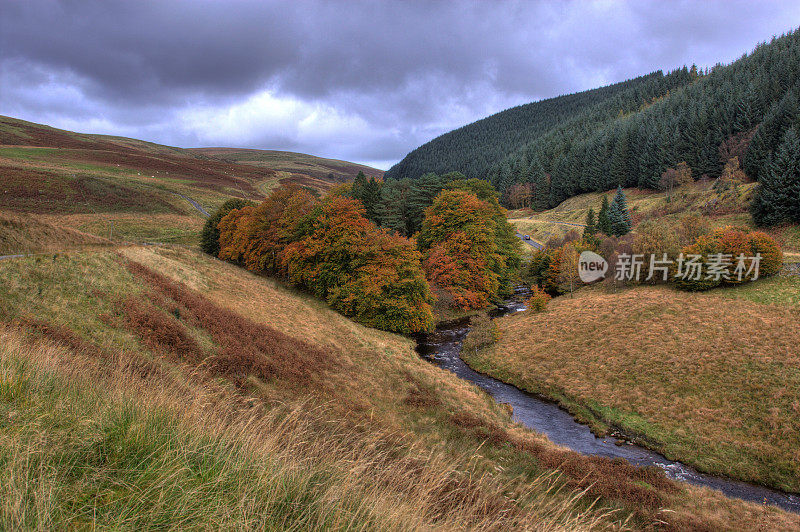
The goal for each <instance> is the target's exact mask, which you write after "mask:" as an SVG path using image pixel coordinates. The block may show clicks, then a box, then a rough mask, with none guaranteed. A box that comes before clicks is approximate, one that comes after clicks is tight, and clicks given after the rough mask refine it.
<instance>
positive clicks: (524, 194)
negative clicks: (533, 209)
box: [508, 183, 533, 209]
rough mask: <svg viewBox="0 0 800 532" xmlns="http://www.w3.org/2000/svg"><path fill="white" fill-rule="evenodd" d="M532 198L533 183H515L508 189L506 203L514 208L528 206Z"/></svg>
mask: <svg viewBox="0 0 800 532" xmlns="http://www.w3.org/2000/svg"><path fill="white" fill-rule="evenodd" d="M532 200H533V185H532V184H531V183H517V184H515V185H512V186H511V187H510V188H509V189H508V204H509V205H510V206H511V207H512V208H514V209H522V208H525V207H528V208H529V207H530V206H531V202H532Z"/></svg>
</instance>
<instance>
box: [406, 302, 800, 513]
mask: <svg viewBox="0 0 800 532" xmlns="http://www.w3.org/2000/svg"><path fill="white" fill-rule="evenodd" d="M523 296H524V293H523V292H519V293H518V294H517V296H516V297H515V298H512V299H510V300H508V301H506V303H505V305H504V306H503V307H501V308H500V309H498V310H497V311H495V312H493V313H492V316H493V317H499V316H504V315H507V314H513V313H514V312H519V311H521V310H524V309H525V306H524V297H523ZM468 332H469V320H468V319H463V320H457V321H454V322H449V323H445V324H442V325H440V326H439V327H437V328H436V330H435V331H434V332H432V333H430V334H425V335H419V336H418V337H417V352H418V353H419V354H420V355H421V356H422V357H423V358H425V359H426V360H428V361H430V362H432V363H433V364H436V365H437V366H439V367H441V368H443V369H446V370H448V371H451V372H453V373H455V374H456V375H457V376H459V377H461V378H462V379H465V380H467V381H470V382H472V383H475V384H477V385H478V386H479V387H480V388H483V389H484V390H485V391H486V392H488V393H489V394H490V395H491V396H492V397H494V399H495V400H496V401H497V402H500V403H507V404H509V405H511V406H512V407H513V409H514V420H515V421H517V422H519V423H521V424H523V425H524V426H526V427H528V428H529V429H531V430H534V431H536V432H540V433H543V434H546V435H547V436H548V437H549V438H550V439H551V440H552V441H553V442H555V443H557V444H559V445H562V446H564V447H569V448H570V449H573V450H575V451H577V452H579V453H582V454H586V455H595V456H606V457H609V458H624V459H625V460H627V461H628V462H630V463H632V464H636V465H641V466H652V465H654V466H658V467H660V468H662V469H663V470H664V472H665V473H666V475H667V476H668V477H670V478H673V479H676V480H680V481H684V482H689V483H690V484H696V485H699V486H707V487H710V488H714V489H717V490H719V491H721V492H723V493H724V494H725V495H728V496H729V497H736V498H739V499H744V500H746V501H752V502H757V503H766V504H772V505H775V506H779V507H781V508H783V509H785V510H788V511H792V512H798V513H800V496H798V495H795V494H788V493H784V492H782V491H779V490H774V489H770V488H766V487H764V486H759V485H756V484H750V483H747V482H740V481H737V480H731V479H728V478H725V477H719V476H715V475H708V474H705V473H701V472H699V471H697V470H696V469H694V468H692V467H690V466H688V465H686V464H682V463H681V462H674V461H672V460H668V459H667V458H665V457H664V456H662V455H660V454H658V453H656V452H653V451H650V450H648V449H645V448H643V447H639V446H638V445H631V444H628V443H626V444H623V445H617V440H616V439H615V438H598V437H597V436H595V435H594V434H592V432H591V430H589V427H588V426H587V425H583V424H580V423H578V422H576V421H575V420H574V419H573V418H572V416H571V415H570V414H569V413H568V412H567V411H566V410H563V409H562V408H561V407H559V406H558V405H556V404H555V403H552V402H549V401H546V400H544V399H541V398H539V397H537V396H535V395H532V394H529V393H527V392H524V391H522V390H520V389H519V388H516V387H514V386H511V385H509V384H506V383H504V382H501V381H499V380H497V379H494V378H492V377H489V376H488V375H484V374H482V373H478V372H476V371H474V370H473V369H471V368H470V367H469V366H467V364H466V363H465V362H464V361H463V360H461V357H460V352H461V342H462V341H463V340H464V337H465V336H466V335H467V333H468Z"/></svg>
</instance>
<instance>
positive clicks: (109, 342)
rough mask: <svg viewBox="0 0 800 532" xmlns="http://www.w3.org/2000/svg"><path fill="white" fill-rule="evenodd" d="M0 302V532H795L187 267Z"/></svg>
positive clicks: (123, 265) (139, 260)
mask: <svg viewBox="0 0 800 532" xmlns="http://www.w3.org/2000/svg"><path fill="white" fill-rule="evenodd" d="M0 301H1V302H2V305H0V321H2V324H3V325H2V327H0V478H2V479H3V480H2V482H0V493H1V495H0V501H3V502H2V503H1V504H0V523H2V525H0V526H2V527H4V528H20V527H28V528H34V527H42V528H63V527H95V526H96V527H99V528H120V527H125V528H127V527H139V526H145V525H150V524H151V523H158V526H161V527H175V526H181V527H198V528H206V527H257V528H267V529H308V528H317V527H328V528H354V529H404V530H407V529H445V530H452V529H456V528H494V529H508V528H529V529H534V530H554V529H569V530H573V529H590V528H594V529H605V528H620V527H622V528H629V527H632V528H642V527H644V526H647V525H648V524H652V523H653V522H654V521H656V520H658V521H666V522H668V523H671V526H673V527H675V528H681V529H685V528H692V527H700V526H705V527H710V528H753V527H755V526H757V525H762V526H767V527H768V528H772V529H780V528H784V529H789V528H791V526H792V523H793V519H794V517H793V516H789V515H788V514H785V513H783V512H780V511H778V510H775V509H770V508H763V507H759V506H757V505H752V504H746V503H743V502H739V501H732V500H728V499H725V498H724V497H722V496H720V495H718V494H714V493H713V492H711V491H709V490H703V489H696V488H692V487H689V486H684V485H680V484H676V483H674V482H671V481H668V480H666V479H665V478H664V477H663V474H662V473H661V472H660V471H658V470H651V469H638V468H634V467H632V466H629V465H626V464H624V463H620V462H613V461H610V460H607V459H603V458H589V457H583V456H580V455H578V454H576V453H574V452H570V451H566V450H563V449H560V448H557V447H555V446H554V445H552V444H551V443H549V442H548V441H547V440H546V439H545V438H544V437H542V436H539V435H536V434H534V433H531V432H529V431H526V430H524V429H522V428H521V427H520V426H519V425H516V424H514V423H512V422H511V420H510V418H509V416H508V412H506V411H505V410H504V409H503V408H501V407H500V406H498V405H496V404H494V403H493V401H491V399H490V398H489V397H488V396H486V395H485V394H484V393H483V392H480V391H479V390H477V389H476V388H474V387H473V386H471V385H469V384H467V383H465V382H463V381H461V380H459V379H458V378H456V377H455V376H453V375H450V374H449V373H446V372H444V371H442V370H440V369H438V368H436V367H435V366H432V365H430V364H428V363H426V362H424V361H422V360H421V359H420V357H419V356H418V355H417V354H416V353H415V352H414V350H413V343H412V342H411V340H409V339H406V338H403V337H400V336H396V335H392V334H388V333H383V332H380V331H376V330H373V329H368V328H365V327H362V326H359V325H357V324H355V323H353V322H351V321H349V320H347V319H346V318H344V317H342V316H340V315H338V314H336V313H334V312H332V311H330V310H329V309H328V308H327V307H326V306H325V305H324V304H322V303H320V302H319V301H317V300H315V299H313V298H311V297H308V296H305V295H302V294H298V293H295V292H292V291H289V290H286V289H283V288H281V287H280V286H279V285H278V284H276V283H275V282H273V281H271V280H268V279H265V278H261V277H257V276H254V275H251V274H249V273H247V272H245V271H243V270H241V269H239V268H236V267H234V266H232V265H228V264H225V263H221V262H219V261H217V260H214V259H211V258H208V257H207V256H204V255H202V254H200V253H199V252H195V251H191V250H188V249H185V248H181V247H163V246H148V247H126V248H119V249H118V250H104V251H102V250H101V251H82V252H73V253H67V254H60V255H59V256H57V257H54V258H52V259H50V258H49V257H48V258H47V259H46V260H43V259H42V258H41V257H28V258H22V259H10V260H5V261H1V262H0ZM554 474H556V476H554ZM580 492H583V495H578V493H580ZM596 498H599V500H598V501H597V502H595V503H592V501H594V500H595V499H596ZM667 509H668V510H669V511H667ZM612 510H613V513H611V511H612ZM623 523H624V524H623Z"/></svg>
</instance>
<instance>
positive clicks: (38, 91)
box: [0, 0, 800, 160]
mask: <svg viewBox="0 0 800 532" xmlns="http://www.w3.org/2000/svg"><path fill="white" fill-rule="evenodd" d="M0 11H2V14H3V16H2V20H1V21H0V49H1V50H2V56H0V57H1V58H0V75H2V78H0V89H2V98H0V112H4V113H9V114H13V115H15V116H19V117H21V118H26V119H31V120H41V121H47V120H49V121H51V122H52V123H54V124H55V125H58V124H76V123H77V124H80V123H85V124H87V126H88V125H90V124H92V121H93V120H94V121H97V119H98V118H102V119H103V120H104V121H105V122H106V123H109V124H112V126H113V128H115V129H116V130H118V131H130V132H131V134H133V135H134V136H136V133H137V132H141V134H142V136H144V135H145V134H149V135H151V136H150V137H148V139H149V140H154V141H159V142H166V143H171V144H179V145H181V144H184V145H185V144H186V143H203V142H211V141H215V143H226V141H225V138H220V137H219V136H218V135H210V134H209V133H208V132H203V131H200V130H187V129H186V127H185V125H184V126H181V125H180V124H181V119H180V118H181V116H182V115H183V114H186V113H187V112H191V111H192V110H193V109H195V108H204V109H206V108H211V109H217V110H218V113H219V114H220V115H224V114H225V113H227V112H229V110H230V109H231V108H232V107H235V106H237V105H240V104H242V102H246V101H248V100H249V99H251V98H253V97H254V96H255V95H258V94H259V93H263V92H264V91H268V92H269V93H270V94H272V95H273V96H274V97H275V98H282V99H284V100H285V101H287V102H304V103H305V104H308V106H310V107H309V109H316V107H314V106H322V107H324V108H325V109H327V110H328V111H327V112H328V113H329V114H331V117H329V118H328V119H327V122H325V126H326V127H327V128H329V129H330V134H329V137H328V138H321V137H320V136H319V135H311V134H309V132H308V131H307V130H303V131H300V130H297V131H289V129H292V128H287V126H286V124H285V119H286V117H283V119H284V122H281V124H280V125H279V124H277V123H275V122H272V121H271V120H273V119H272V118H269V117H271V116H273V115H270V114H269V113H267V114H266V115H264V116H265V117H266V118H264V117H262V118H261V120H264V122H263V123H256V122H253V121H255V120H258V118H250V117H249V115H248V114H247V113H245V115H246V116H245V117H244V118H243V119H242V120H243V121H244V123H243V127H244V128H245V129H246V130H247V131H252V134H250V136H249V137H247V138H243V137H242V136H241V135H235V136H234V135H231V136H230V137H229V138H230V139H231V143H233V142H237V143H239V144H246V145H248V146H253V147H263V148H278V149H280V148H284V149H297V150H301V151H306V152H312V153H319V154H320V155H325V156H332V157H338V158H346V159H355V160H392V159H398V158H400V157H402V156H403V155H404V154H405V153H406V152H407V151H409V150H410V149H413V148H414V147H416V145H418V144H421V143H423V142H425V141H427V140H429V139H430V138H431V137H432V136H435V135H437V134H439V133H441V132H443V131H446V130H448V129H451V128H453V127H457V126H460V125H463V124H465V123H468V122H470V121H472V120H475V119H478V118H480V117H482V116H485V115H487V114H490V113H492V112H496V111H499V110H501V109H504V108H506V107H510V106H513V105H517V104H520V103H524V102H528V101H532V100H536V99H540V98H545V97H550V96H555V95H558V94H563V93H568V92H574V91H577V90H583V89H587V88H591V87H594V86H596V85H599V84H603V83H611V82H615V81H620V80H622V79H626V78H630V77H633V76H636V75H641V74H644V73H647V72H651V71H653V70H657V69H664V70H668V69H671V68H675V67H678V66H681V65H683V64H685V63H692V62H698V63H699V64H701V65H711V64H713V63H715V62H717V61H730V60H732V59H735V58H736V57H738V56H739V55H741V54H742V53H743V52H746V51H749V50H750V49H751V48H752V47H753V46H754V45H755V44H756V43H757V42H758V41H761V40H766V39H769V38H770V37H771V36H772V34H774V33H780V32H783V31H786V30H789V29H792V28H793V27H796V26H798V25H800V7H799V6H798V5H797V4H796V2H786V1H784V2H750V1H735V2H734V1H714V2H703V3H700V2H688V1H681V2H660V1H658V2H657V1H652V2H639V1H631V2H617V3H613V2H597V3H589V2H578V1H573V2H552V3H545V2H521V1H515V2H504V3H499V2H483V3H481V2H467V1H452V2H451V1H433V2H426V1H417V2H384V3H379V2H372V1H366V0H363V1H348V2H322V1H316V0H313V1H312V0H305V1H296V2H266V3H265V2H256V1H239V2H218V1H212V0H204V1H188V0H182V1H163V0H162V1H158V0H145V1H139V0H137V1H99V0H88V1H87V0H83V1H77V0H75V1H63V2H56V1H53V0H50V1H48V0H41V1H38V0H32V1H22V0H0ZM282 101H283V100H282ZM287 105H288V104H287ZM331 110H333V111H331ZM301 111H302V110H299V111H297V112H298V113H300V112H301ZM314 112H316V111H313V110H312V111H307V113H306V115H302V116H304V117H306V118H307V117H308V116H310V115H309V114H308V113H314ZM251 114H253V115H257V114H258V113H251ZM298 116H301V115H298ZM336 117H339V119H340V120H341V121H342V125H341V131H340V132H337V131H336V128H335V127H334V126H332V125H331V121H335V120H336V119H337V118H336ZM45 119H46V120H45ZM354 122H358V123H359V124H361V123H364V124H367V126H368V127H362V129H363V132H362V134H361V137H359V138H355V139H354V138H352V135H348V134H347V133H348V131H347V128H348V127H351V126H350V125H349V124H352V123H354ZM298 131H300V132H298ZM343 137H346V138H344V139H343ZM217 141H218V142H217Z"/></svg>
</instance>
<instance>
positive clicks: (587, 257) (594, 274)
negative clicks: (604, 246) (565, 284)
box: [578, 251, 608, 283]
mask: <svg viewBox="0 0 800 532" xmlns="http://www.w3.org/2000/svg"><path fill="white" fill-rule="evenodd" d="M607 271H608V262H607V261H606V259H604V258H603V257H601V256H600V255H598V254H597V253H595V252H594V251H584V252H583V253H581V256H580V258H579V259H578V276H579V277H580V278H581V281H583V282H584V283H592V282H594V281H597V280H598V279H602V278H603V277H605V275H606V272H607Z"/></svg>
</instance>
